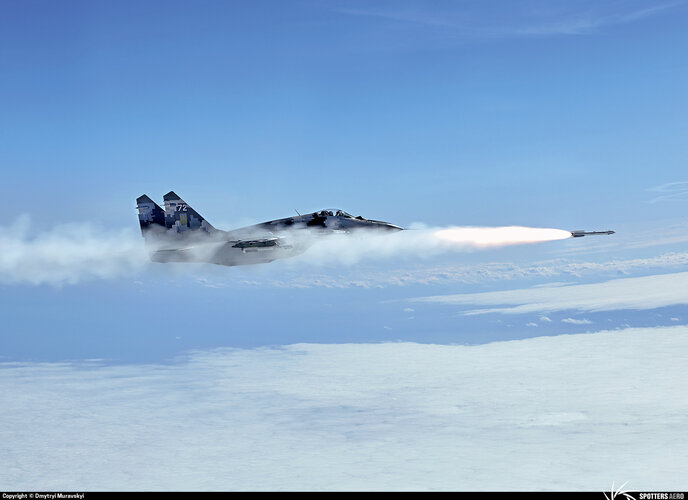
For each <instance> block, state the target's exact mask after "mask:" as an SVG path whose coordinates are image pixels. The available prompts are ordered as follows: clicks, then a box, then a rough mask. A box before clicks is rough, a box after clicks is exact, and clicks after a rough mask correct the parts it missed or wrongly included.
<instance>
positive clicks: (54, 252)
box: [0, 216, 148, 285]
mask: <svg viewBox="0 0 688 500" xmlns="http://www.w3.org/2000/svg"><path fill="white" fill-rule="evenodd" d="M147 263H148V255H147V253H146V251H145V249H144V246H143V240H142V239H141V236H140V233H139V232H138V230H134V229H120V230H112V229H108V228H102V229H98V228H96V227H94V226H92V225H91V224H87V223H84V224H61V225H57V226H55V227H54V228H53V229H51V230H49V231H47V232H42V233H38V234H36V233H35V231H33V230H32V227H31V222H30V219H29V217H28V216H21V217H19V218H18V219H17V221H16V222H15V223H14V224H12V225H11V226H9V227H7V226H6V227H2V226H0V283H30V284H44V283H47V284H52V285H64V284H74V283H77V282H80V281H84V280H90V279H102V278H115V277H119V276H123V275H126V274H133V273H134V272H136V271H138V270H140V269H142V268H143V267H144V266H146V265H147Z"/></svg>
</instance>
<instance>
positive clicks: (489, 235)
mask: <svg viewBox="0 0 688 500" xmlns="http://www.w3.org/2000/svg"><path fill="white" fill-rule="evenodd" d="M254 236H256V237H265V236H266V235H265V234H262V235H254ZM285 237H286V239H287V240H289V241H291V243H292V244H293V245H294V247H297V248H301V247H303V248H308V249H307V250H306V251H305V252H304V253H303V254H301V255H299V256H297V257H294V258H293V259H292V260H293V265H296V266H298V265H304V264H306V265H312V264H318V265H323V264H331V263H335V264H343V265H354V264H357V263H359V262H361V261H362V260H371V259H372V260H384V259H388V258H394V257H406V258H410V259H421V258H428V257H432V256H436V255H439V254H442V253H450V252H457V251H458V252H461V251H464V252H465V251H475V250H479V249H483V248H488V247H498V246H506V245H517V244H526V243H536V242H543V241H552V240H559V239H564V238H569V237H571V233H570V232H568V231H563V230H560V229H543V228H528V227H515V226H511V227H444V228H423V229H414V230H406V231H399V232H381V233H374V234H371V233H363V232H355V233H353V234H329V235H322V234H314V233H311V232H309V231H301V230H295V231H292V232H290V233H288V234H287V235H286V236H285ZM223 244H224V242H220V243H219V244H218V243H217V241H215V240H213V243H211V244H206V245H197V246H195V247H192V248H190V249H189V250H190V251H191V252H192V253H193V254H194V255H195V256H196V257H197V258H196V259H195V260H197V261H200V262H203V261H207V260H208V258H209V256H210V254H212V252H213V251H215V250H216V249H217V248H219V247H220V246H222V245H223ZM237 253H239V254H240V251H239V250H237ZM149 262H150V261H149V256H148V250H147V249H146V247H145V245H144V241H143V238H141V235H140V233H139V231H138V228H135V227H132V228H128V229H119V230H113V229H109V228H97V227H95V226H93V225H91V224H88V223H83V224H62V225H58V226H55V227H53V228H52V229H51V230H49V231H46V232H40V233H36V231H34V230H32V226H31V223H30V219H29V218H28V217H27V216H22V217H20V218H19V219H18V220H17V221H16V222H15V223H14V224H13V225H11V226H8V227H0V283H5V284H12V283H29V284H51V285H65V284H74V283H78V282H82V281H87V280H92V279H107V278H118V277H122V276H126V275H134V274H135V273H137V272H140V271H141V270H143V268H144V267H145V266H146V265H148V264H149ZM290 262H291V260H290ZM162 265H165V266H170V267H172V266H174V264H162ZM179 266H181V267H182V268H186V269H190V270H193V269H194V266H193V264H178V265H176V267H175V269H177V270H178V269H179Z"/></svg>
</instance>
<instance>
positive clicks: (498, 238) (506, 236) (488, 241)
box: [435, 226, 571, 247]
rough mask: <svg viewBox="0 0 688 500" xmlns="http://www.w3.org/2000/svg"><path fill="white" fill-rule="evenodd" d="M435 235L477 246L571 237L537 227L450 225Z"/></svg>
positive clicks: (450, 241) (452, 241) (448, 240)
mask: <svg viewBox="0 0 688 500" xmlns="http://www.w3.org/2000/svg"><path fill="white" fill-rule="evenodd" d="M435 236H437V237H438V238H439V239H441V240H443V241H446V242H448V243H455V244H458V245H462V244H463V245H473V246H478V247H491V246H504V245H519V244H523V243H540V242H543V241H553V240H563V239H566V238H570V237H571V232H570V231H564V230H563V229H548V228H539V227H521V226H506V227H452V228H449V229H442V230H439V231H437V232H435Z"/></svg>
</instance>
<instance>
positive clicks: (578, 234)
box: [571, 231, 616, 238]
mask: <svg viewBox="0 0 688 500" xmlns="http://www.w3.org/2000/svg"><path fill="white" fill-rule="evenodd" d="M615 232H616V231H571V236H573V237H574V238H582V237H583V236H593V235H598V234H614V233H615Z"/></svg>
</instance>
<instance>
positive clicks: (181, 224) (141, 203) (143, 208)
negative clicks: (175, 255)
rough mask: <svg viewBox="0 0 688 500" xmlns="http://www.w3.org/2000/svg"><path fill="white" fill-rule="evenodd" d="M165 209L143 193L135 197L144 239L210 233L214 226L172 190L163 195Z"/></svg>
mask: <svg viewBox="0 0 688 500" xmlns="http://www.w3.org/2000/svg"><path fill="white" fill-rule="evenodd" d="M163 199H164V202H165V210H164V211H163V209H162V208H160V207H159V206H158V204H157V203H155V202H154V201H153V200H151V199H150V198H149V197H148V196H146V195H145V194H144V195H142V196H139V197H138V198H137V199H136V208H137V209H138V211H139V225H140V226H141V234H143V237H144V238H146V240H149V239H154V238H157V237H168V238H170V237H171V238H175V237H177V236H181V235H182V234H181V233H187V234H204V233H205V234H210V233H212V232H214V231H215V228H214V227H213V226H212V225H211V224H210V223H209V222H208V221H206V220H205V219H204V218H203V217H202V216H201V215H200V214H199V213H198V212H196V211H195V210H194V209H193V208H191V207H190V206H189V205H188V204H187V203H186V202H185V201H184V200H182V199H181V198H180V197H179V196H178V195H177V194H176V193H175V192H174V191H170V192H169V193H167V194H166V195H165V196H164V197H163Z"/></svg>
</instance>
